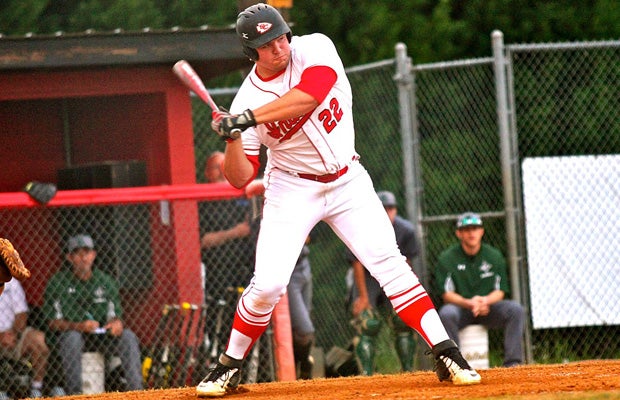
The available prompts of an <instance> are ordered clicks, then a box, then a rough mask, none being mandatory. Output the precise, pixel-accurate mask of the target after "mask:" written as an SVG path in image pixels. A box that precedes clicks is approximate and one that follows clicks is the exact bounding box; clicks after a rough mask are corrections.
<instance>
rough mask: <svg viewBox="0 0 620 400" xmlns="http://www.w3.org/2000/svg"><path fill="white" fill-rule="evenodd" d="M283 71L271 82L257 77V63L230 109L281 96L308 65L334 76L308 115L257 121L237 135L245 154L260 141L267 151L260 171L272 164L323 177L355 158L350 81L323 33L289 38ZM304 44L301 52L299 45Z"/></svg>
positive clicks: (255, 152)
mask: <svg viewBox="0 0 620 400" xmlns="http://www.w3.org/2000/svg"><path fill="white" fill-rule="evenodd" d="M290 46H291V60H290V62H289V64H288V66H287V68H286V71H285V72H284V73H283V74H281V75H279V76H277V77H275V78H274V79H272V80H268V81H263V80H261V79H260V78H259V77H258V76H257V75H256V66H254V68H253V69H252V71H251V72H250V74H249V75H248V77H247V78H246V79H245V81H244V82H243V84H242V85H241V87H240V89H239V92H238V93H237V95H236V96H235V99H234V101H233V102H232V105H231V107H230V112H231V113H233V114H240V113H242V112H243V111H244V110H246V109H248V108H249V109H256V108H258V107H260V106H262V105H264V104H266V103H269V102H271V101H273V100H276V99H277V98H279V97H281V96H282V95H284V94H285V93H286V92H288V91H289V90H291V89H292V88H293V87H295V86H296V85H297V84H299V82H300V81H301V75H302V73H303V71H304V70H305V69H307V68H309V67H313V66H327V67H330V68H332V69H333V70H334V71H335V72H336V74H337V76H338V78H337V80H336V83H335V84H334V86H333V87H332V89H331V90H330V92H329V93H328V95H327V96H326V97H325V100H323V102H322V103H321V104H319V106H318V107H316V108H315V109H314V110H313V111H312V112H311V113H309V114H308V115H304V116H302V117H298V118H293V119H290V120H287V121H279V122H275V123H268V124H260V125H258V126H256V127H254V128H249V129H247V130H246V131H245V132H243V134H242V140H243V147H244V151H245V153H246V154H247V155H258V153H259V150H260V145H261V144H264V145H265V146H267V148H268V149H269V157H268V158H269V162H268V164H267V166H266V171H265V174H267V173H268V171H269V170H270V169H272V168H277V169H280V170H282V171H287V172H293V173H309V174H315V175H324V174H330V173H334V172H337V171H338V170H340V169H342V168H343V167H345V166H347V165H348V164H350V163H351V160H353V159H356V158H358V155H357V153H356V152H355V134H354V129H353V113H352V95H351V85H350V84H349V81H348V79H347V77H346V74H345V71H344V66H343V65H342V61H341V60H340V57H339V56H338V53H337V51H336V47H335V46H334V44H333V43H332V41H331V40H330V39H329V38H328V37H327V36H325V35H323V34H320V33H315V34H311V35H305V36H294V37H293V38H292V40H291V45H290ZM301 48H303V52H302V51H300V50H299V49H301Z"/></svg>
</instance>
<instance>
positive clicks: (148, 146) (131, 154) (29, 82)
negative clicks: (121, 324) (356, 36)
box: [0, 28, 249, 331]
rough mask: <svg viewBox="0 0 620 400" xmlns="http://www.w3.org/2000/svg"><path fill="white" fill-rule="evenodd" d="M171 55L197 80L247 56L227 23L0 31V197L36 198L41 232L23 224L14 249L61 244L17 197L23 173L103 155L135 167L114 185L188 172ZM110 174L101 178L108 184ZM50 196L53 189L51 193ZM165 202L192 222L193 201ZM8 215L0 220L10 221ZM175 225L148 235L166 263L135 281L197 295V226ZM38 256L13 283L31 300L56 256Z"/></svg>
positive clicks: (55, 169) (94, 161)
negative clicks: (172, 262) (162, 235)
mask: <svg viewBox="0 0 620 400" xmlns="http://www.w3.org/2000/svg"><path fill="white" fill-rule="evenodd" d="M179 59H186V60H188V61H189V62H190V63H191V64H192V66H193V67H194V68H195V69H196V71H197V72H198V73H199V75H200V76H201V77H202V78H203V79H204V80H209V79H211V78H213V77H216V76H218V75H223V74H225V73H228V72H230V71H234V70H237V69H241V68H243V67H245V66H247V65H249V62H248V60H247V58H246V57H245V56H244V55H243V53H242V51H241V48H240V46H239V44H238V38H237V36H236V33H235V31H234V29H233V28H225V29H215V28H204V29H172V30H165V31H151V30H144V31H139V32H122V31H120V32H90V31H87V32H83V33H79V34H64V33H58V34H56V35H49V36H44V35H27V36H23V37H22V36H20V37H10V36H9V37H7V36H1V35H0V121H2V123H1V125H0V138H1V141H2V144H3V146H2V147H1V148H0V171H2V179H1V180H0V197H1V199H3V200H2V201H3V203H4V205H5V206H6V205H7V204H12V205H13V206H16V207H22V206H24V207H33V208H34V209H36V208H37V207H38V211H37V212H33V213H32V217H31V218H32V220H31V222H30V223H31V224H32V225H34V226H37V229H38V230H45V231H46V233H47V234H46V235H45V237H46V238H47V240H49V242H48V243H41V242H40V241H39V242H37V243H29V240H30V239H29V237H30V236H29V235H28V234H27V231H25V232H23V235H20V236H19V239H18V240H17V241H16V243H15V245H16V247H18V248H19V249H24V250H20V251H21V253H25V252H27V251H28V250H25V249H36V251H38V252H41V253H42V254H43V253H45V254H50V253H52V254H56V253H57V252H58V251H59V250H60V249H63V238H62V237H60V236H59V234H58V232H57V229H56V228H57V227H55V226H54V225H50V224H46V223H45V222H44V221H45V220H44V218H45V216H46V215H45V213H44V211H41V209H43V208H44V207H39V206H33V205H32V204H30V203H29V202H28V201H26V200H24V198H23V197H22V196H23V194H24V193H22V192H21V190H22V188H23V187H24V185H25V184H26V183H27V182H30V181H41V182H53V183H57V184H58V183H59V182H58V180H59V171H67V170H69V171H71V170H79V169H81V168H85V167H88V166H93V165H97V166H101V165H104V166H105V165H108V166H110V168H108V169H106V168H104V169H103V172H101V171H100V172H99V173H104V174H105V173H110V172H109V171H111V170H114V166H115V165H127V164H132V163H136V162H137V163H138V164H139V167H140V168H138V170H139V171H141V172H140V173H142V174H143V175H142V176H140V177H139V179H137V181H136V182H139V183H135V182H134V181H132V180H131V179H129V180H128V181H127V182H130V183H126V182H125V183H123V184H121V186H136V185H146V186H148V187H159V186H162V185H187V184H194V183H196V178H195V177H196V172H195V157H194V138H193V134H194V133H193V126H192V107H191V101H190V97H189V96H188V91H187V89H186V88H185V87H184V86H183V85H182V84H181V83H180V82H179V81H178V79H177V78H176V77H175V76H174V75H173V73H172V71H171V67H172V65H173V64H174V63H175V62H176V61H177V60H179ZM93 181H95V180H91V183H90V184H88V183H87V184H83V185H82V186H79V187H71V188H67V189H90V188H89V187H88V186H89V185H90V186H93V188H94V187H97V186H98V188H99V189H105V185H103V186H101V185H97V184H93V183H92V182H93ZM113 182H114V181H112V183H110V184H109V186H110V187H114V186H115V185H114V183H113ZM131 182H133V183H131ZM61 186H62V185H61ZM61 189H62V187H61ZM76 192H79V190H76ZM59 194H60V192H59ZM57 197H60V199H61V201H62V199H63V196H62V195H61V196H57ZM65 198H68V197H67V196H65ZM67 201H69V200H67ZM11 202H13V203H11ZM69 203H71V201H69ZM176 207H177V209H175V210H174V212H172V213H171V214H170V215H171V218H173V219H174V218H179V216H182V217H183V218H184V220H185V221H188V220H194V221H196V224H198V215H197V210H196V207H195V204H177V205H176ZM188 216H189V217H188ZM191 216H195V218H193V219H192V218H191ZM111 218H114V216H113V215H112V216H111ZM149 218H151V219H149ZM154 218H155V217H153V216H150V214H149V213H147V214H146V221H145V226H144V227H143V228H142V229H143V231H144V232H145V234H146V235H149V234H150V233H152V230H153V229H162V228H159V227H158V226H156V224H155V223H154ZM12 223H13V222H12V221H10V220H1V221H0V232H15V227H14V226H13V225H12ZM121 225H122V223H119V229H122V226H121ZM170 226H172V227H173V228H172V229H181V228H176V227H177V226H180V224H179V225H175V224H171V225H170ZM183 229H184V231H183V232H174V235H173V236H174V237H178V238H182V240H181V239H178V240H175V242H174V243H170V244H169V246H168V247H169V249H168V248H165V247H164V246H156V250H154V252H155V251H171V252H173V253H174V255H175V259H176V260H177V262H176V267H177V270H176V271H175V272H174V274H172V275H170V274H169V272H168V270H169V269H170V266H169V265H157V262H158V261H157V260H160V259H162V257H157V255H155V254H154V255H152V259H151V260H148V268H149V272H150V273H152V274H153V275H154V278H157V277H158V275H161V274H167V275H165V277H164V279H149V281H148V282H146V284H145V286H146V287H148V289H149V291H148V292H145V293H151V294H152V295H157V293H160V292H162V290H160V289H161V288H160V287H158V285H160V284H159V283H158V282H165V284H166V285H167V286H168V287H170V286H172V287H174V286H176V287H178V288H179V292H178V294H177V295H178V297H179V298H182V299H183V300H186V301H197V302H198V301H199V296H202V289H201V287H200V283H199V282H198V281H197V280H196V279H188V277H190V276H196V275H195V274H197V273H199V271H198V265H199V262H200V251H199V249H198V245H199V238H198V229H195V232H196V237H191V236H188V233H187V232H191V231H192V229H188V227H187V226H184V227H183ZM5 235H6V233H5ZM0 236H2V234H0ZM13 240H14V239H13ZM121 240H122V239H121ZM190 255H195V256H190ZM46 259H49V256H38V255H37V254H34V255H32V254H30V255H28V260H30V265H29V267H30V269H31V270H32V272H33V277H32V278H31V279H30V280H28V281H26V282H24V288H25V290H26V292H27V294H28V300H29V302H31V303H32V304H33V305H35V306H37V305H40V304H41V302H42V296H43V291H42V290H41V287H40V285H42V284H44V283H45V282H46V281H47V278H48V277H49V276H50V275H51V274H52V273H53V272H55V271H56V270H57V265H49V264H48V263H45V262H43V261H42V260H46ZM60 261H61V260H60V255H59V263H60ZM171 277H172V281H170V278H171ZM181 280H185V283H184V285H179V284H178V282H179V281H181ZM187 282H191V283H192V284H193V286H195V287H193V286H192V285H188V284H187ZM149 284H152V287H149ZM34 285H38V286H37V287H35V286H34ZM182 291H185V292H182ZM149 300H151V299H150V298H149V297H148V296H147V297H141V296H135V297H128V298H127V299H125V301H126V302H127V303H128V305H127V306H126V307H125V309H126V310H130V309H131V310H140V309H142V310H148V308H144V307H142V308H141V307H140V305H141V304H135V303H136V302H144V303H146V302H149ZM177 300H178V299H171V301H177ZM132 302H133V303H134V304H132ZM134 306H135V307H134ZM134 312H135V313H139V312H140V311H134ZM144 312H146V311H144ZM129 317H134V319H135V320H140V321H147V322H145V323H147V324H148V323H150V322H152V320H153V319H154V318H144V317H145V315H138V314H136V315H133V316H129ZM150 317H153V316H152V315H151V316H150ZM132 325H133V324H132ZM138 330H144V331H148V328H147V329H138Z"/></svg>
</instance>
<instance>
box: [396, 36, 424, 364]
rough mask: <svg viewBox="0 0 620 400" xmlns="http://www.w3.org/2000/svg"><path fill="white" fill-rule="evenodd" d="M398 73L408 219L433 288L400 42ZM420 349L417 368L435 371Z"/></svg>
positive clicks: (420, 267) (410, 86)
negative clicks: (427, 260)
mask: <svg viewBox="0 0 620 400" xmlns="http://www.w3.org/2000/svg"><path fill="white" fill-rule="evenodd" d="M395 53H396V74H395V75H394V81H395V82H396V85H397V87H398V103H399V108H398V109H399V113H400V133H401V142H402V143H401V145H402V153H403V180H404V182H403V184H404V185H405V188H404V189H405V201H406V204H405V209H406V210H407V216H408V218H409V220H411V221H412V222H413V223H414V224H415V225H416V230H417V234H418V238H419V240H420V243H419V244H420V255H419V256H418V257H417V258H416V260H413V261H414V262H415V263H416V264H417V268H415V270H416V272H417V273H418V275H419V276H418V279H420V282H422V284H423V285H424V287H425V288H426V289H427V290H428V289H429V286H428V285H429V283H430V282H429V281H428V272H427V268H426V245H425V235H424V227H423V226H422V207H421V205H420V201H419V199H421V198H422V178H421V172H420V145H419V136H418V135H417V127H416V121H417V118H416V112H415V96H414V83H415V81H414V76H413V74H412V72H411V71H412V67H411V58H409V56H408V55H407V46H406V45H405V44H404V43H400V42H399V43H397V44H396V46H395ZM417 344H418V345H417V346H416V355H415V360H416V369H431V368H432V364H431V362H430V359H429V357H427V356H426V355H425V354H424V351H425V350H426V344H425V343H424V342H423V341H422V339H421V338H420V337H419V336H418V338H417Z"/></svg>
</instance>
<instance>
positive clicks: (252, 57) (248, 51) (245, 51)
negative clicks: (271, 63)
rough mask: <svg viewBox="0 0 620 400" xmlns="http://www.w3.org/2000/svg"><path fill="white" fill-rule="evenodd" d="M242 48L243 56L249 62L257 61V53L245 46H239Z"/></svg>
mask: <svg viewBox="0 0 620 400" xmlns="http://www.w3.org/2000/svg"><path fill="white" fill-rule="evenodd" d="M241 47H242V48H243V54H245V55H246V56H247V57H248V58H249V59H250V61H258V51H256V49H253V48H251V47H248V46H246V45H242V46H241Z"/></svg>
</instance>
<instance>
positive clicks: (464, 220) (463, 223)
mask: <svg viewBox="0 0 620 400" xmlns="http://www.w3.org/2000/svg"><path fill="white" fill-rule="evenodd" d="M468 226H482V218H480V215H478V214H476V213H473V212H466V213H463V214H461V215H459V217H458V219H457V220H456V229H461V228H466V227H468Z"/></svg>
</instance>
